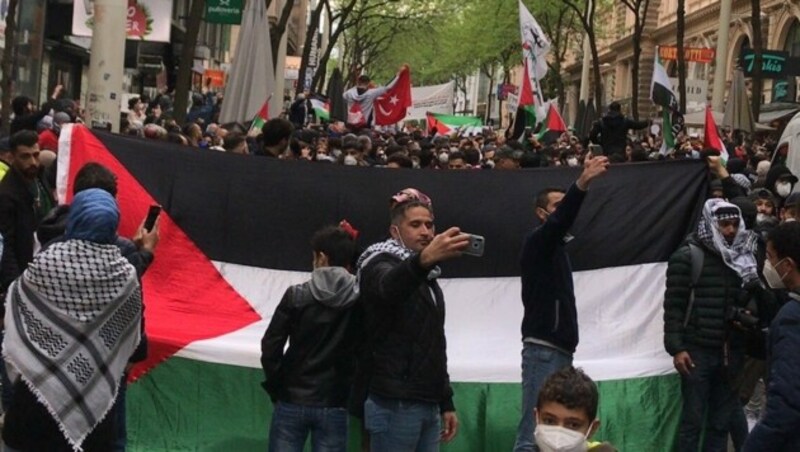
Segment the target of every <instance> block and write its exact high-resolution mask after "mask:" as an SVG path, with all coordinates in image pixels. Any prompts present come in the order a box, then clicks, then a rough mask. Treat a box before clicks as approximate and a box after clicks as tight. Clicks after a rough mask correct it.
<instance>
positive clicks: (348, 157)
mask: <svg viewBox="0 0 800 452" xmlns="http://www.w3.org/2000/svg"><path fill="white" fill-rule="evenodd" d="M344 164H345V165H347V166H355V165H358V160H357V159H356V158H355V157H354V156H352V155H346V156H345V157H344Z"/></svg>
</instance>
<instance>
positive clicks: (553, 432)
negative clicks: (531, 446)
mask: <svg viewBox="0 0 800 452" xmlns="http://www.w3.org/2000/svg"><path fill="white" fill-rule="evenodd" d="M589 431H591V428H589V430H588V431H587V434H588V432H589ZM533 436H535V437H536V444H537V445H538V446H539V449H540V450H541V451H542V452H586V450H587V445H586V435H584V434H582V433H581V432H576V431H575V430H570V429H568V428H564V427H560V426H558V425H542V424H538V423H537V424H536V430H535V431H534V432H533Z"/></svg>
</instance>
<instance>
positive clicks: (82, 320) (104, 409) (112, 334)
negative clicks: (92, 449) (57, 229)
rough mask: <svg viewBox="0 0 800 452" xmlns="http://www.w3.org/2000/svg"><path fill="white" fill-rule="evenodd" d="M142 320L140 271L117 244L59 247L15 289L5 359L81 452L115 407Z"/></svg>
mask: <svg viewBox="0 0 800 452" xmlns="http://www.w3.org/2000/svg"><path fill="white" fill-rule="evenodd" d="M141 314H142V294H141V289H140V288H139V283H138V281H137V278H136V271H135V270H134V268H133V267H132V266H131V265H130V264H129V263H128V262H127V261H126V260H125V259H124V258H123V257H122V256H121V255H120V252H119V249H118V248H117V247H116V246H115V245H102V244H97V243H93V242H88V241H84V240H68V241H66V242H61V243H55V244H53V245H52V246H50V247H49V248H47V249H46V250H45V251H43V252H41V253H39V254H38V255H37V256H36V257H35V258H34V260H33V262H32V263H31V264H30V266H29V267H28V269H27V270H25V272H24V273H23V275H22V276H21V277H20V278H19V279H17V281H15V282H14V283H13V284H12V286H11V288H10V290H9V295H8V300H7V309H6V316H5V328H6V332H5V341H4V343H3V354H4V358H5V359H6V361H7V362H8V363H10V364H11V366H12V369H11V370H13V371H14V373H15V377H16V375H19V376H20V377H21V378H22V379H23V381H24V382H25V383H26V384H27V386H28V387H29V388H30V390H31V391H32V392H33V393H34V394H35V395H36V398H37V399H38V400H39V401H40V402H41V403H42V404H43V405H44V406H45V407H46V408H47V410H48V411H49V413H50V415H51V416H53V419H54V420H55V421H56V423H57V424H58V426H59V429H60V430H61V432H62V433H63V434H64V436H65V438H66V439H67V441H68V442H69V444H70V445H71V446H72V447H73V449H75V450H81V444H82V443H83V441H84V440H85V439H86V437H87V436H88V435H89V433H91V431H92V430H93V429H94V428H95V427H96V426H97V424H99V423H100V421H102V420H103V418H104V417H105V416H106V415H107V414H108V412H109V410H110V409H111V407H112V406H113V404H114V399H116V396H117V390H118V388H119V384H120V380H121V378H122V374H123V372H124V370H125V365H126V364H127V362H128V358H129V357H130V356H131V354H132V353H133V351H134V349H135V348H136V346H137V345H138V343H139V339H140V322H141Z"/></svg>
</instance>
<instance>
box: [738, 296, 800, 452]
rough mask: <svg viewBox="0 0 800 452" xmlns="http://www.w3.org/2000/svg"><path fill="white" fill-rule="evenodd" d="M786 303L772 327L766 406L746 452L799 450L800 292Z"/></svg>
mask: <svg viewBox="0 0 800 452" xmlns="http://www.w3.org/2000/svg"><path fill="white" fill-rule="evenodd" d="M791 297H792V300H791V301H789V302H788V303H786V305H784V306H783V307H782V308H781V310H780V312H779V313H778V315H777V316H776V317H775V319H774V320H773V322H772V324H771V326H770V328H769V350H770V363H769V384H768V385H767V409H766V411H765V414H764V415H763V417H762V418H761V420H760V421H759V422H758V424H757V425H756V426H755V428H753V430H752V431H751V432H750V435H748V437H747V441H746V442H745V445H744V448H743V449H742V450H744V451H745V452H751V451H752V452H758V451H764V450H769V451H776V452H779V451H786V452H790V451H791V452H794V451H797V450H800V431H798V429H797V426H798V425H800V360H798V359H797V350H798V349H800V328H798V327H797V326H798V325H800V293H798V292H794V293H793V294H792V295H791Z"/></svg>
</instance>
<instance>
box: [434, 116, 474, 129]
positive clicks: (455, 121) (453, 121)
mask: <svg viewBox="0 0 800 452" xmlns="http://www.w3.org/2000/svg"><path fill="white" fill-rule="evenodd" d="M431 116H433V117H434V118H436V120H437V121H439V122H441V123H442V124H445V125H447V126H450V127H459V126H472V127H477V126H482V125H483V120H482V119H481V118H479V117H477V116H455V115H444V114H440V113H431Z"/></svg>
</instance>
